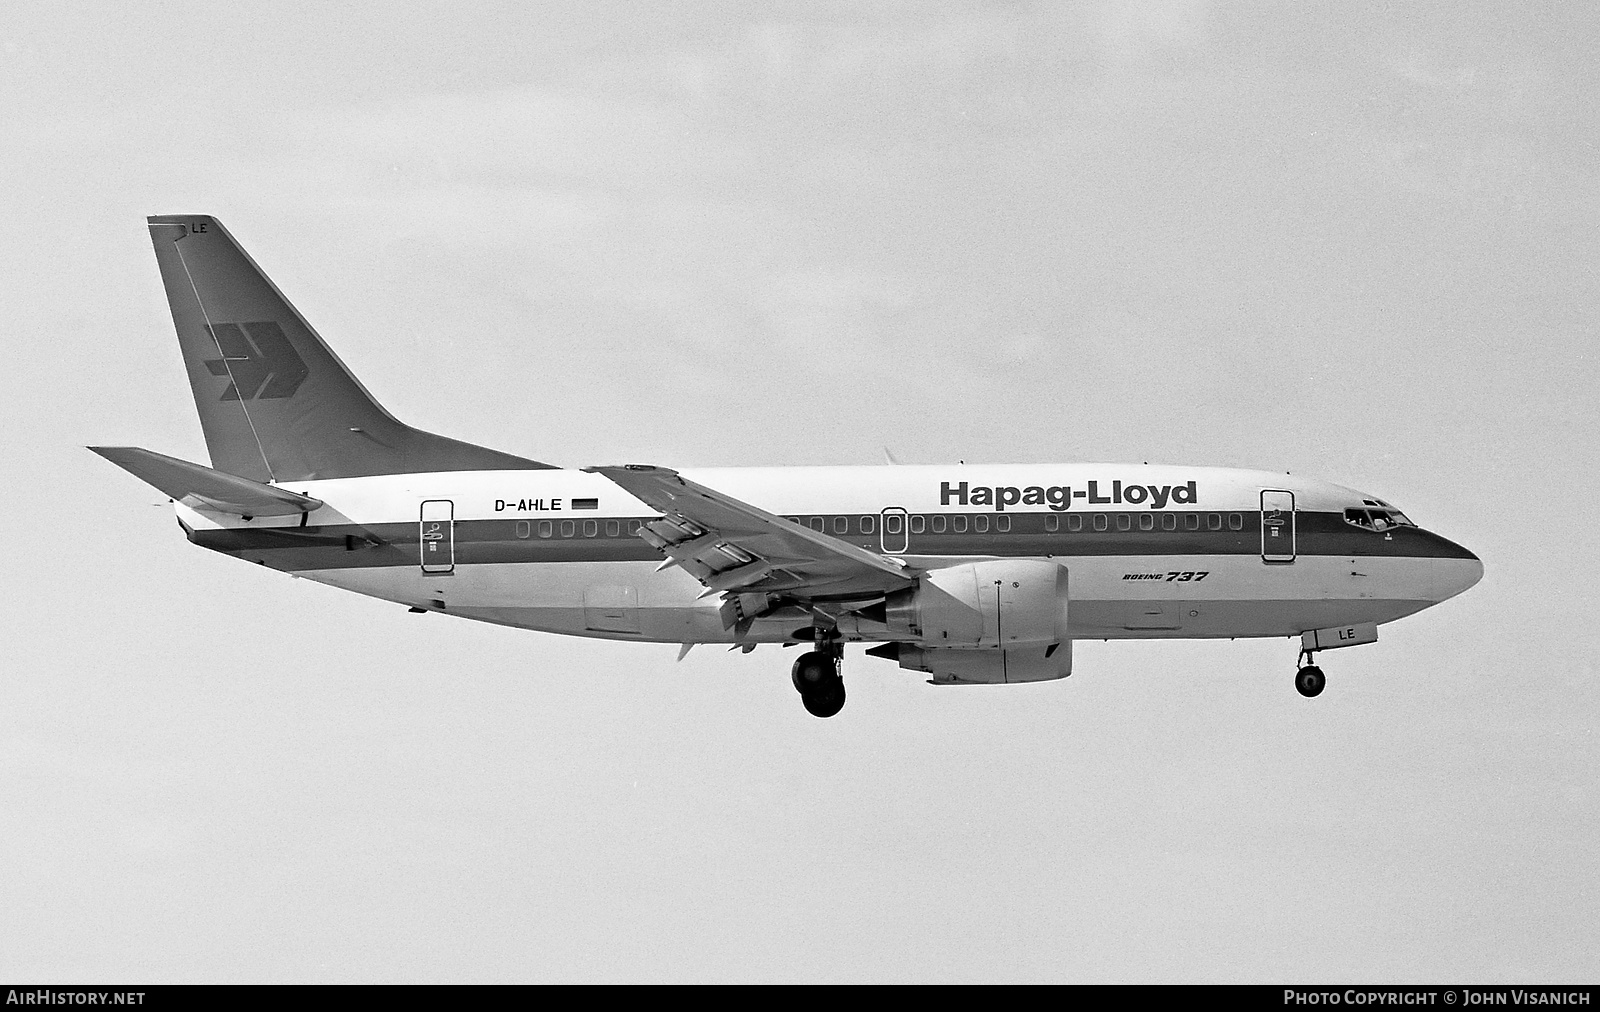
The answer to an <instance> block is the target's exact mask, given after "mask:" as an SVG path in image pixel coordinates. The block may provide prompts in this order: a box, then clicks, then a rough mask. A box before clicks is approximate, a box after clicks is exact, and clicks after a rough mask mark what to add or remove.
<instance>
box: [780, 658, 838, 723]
mask: <svg viewBox="0 0 1600 1012" xmlns="http://www.w3.org/2000/svg"><path fill="white" fill-rule="evenodd" d="M843 656H844V651H843V649H841V647H840V645H839V643H838V642H837V641H833V642H829V641H825V640H821V639H819V640H818V641H817V649H815V650H812V651H810V652H808V653H804V654H801V655H800V656H799V657H798V658H796V659H795V662H794V668H793V670H791V671H790V673H789V678H790V680H791V681H793V682H794V687H795V689H796V691H798V692H799V693H800V702H801V703H802V704H804V705H805V708H806V712H807V713H809V714H811V715H812V716H813V717H831V716H833V715H834V714H836V713H838V712H839V711H840V710H842V709H844V678H843V677H842V676H841V675H840V674H839V662H840V661H841V660H842V659H843Z"/></svg>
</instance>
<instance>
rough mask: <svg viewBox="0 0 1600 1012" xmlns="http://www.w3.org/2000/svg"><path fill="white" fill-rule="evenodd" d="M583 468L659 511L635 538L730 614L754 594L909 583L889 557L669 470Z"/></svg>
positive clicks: (852, 590) (836, 593) (832, 592)
mask: <svg viewBox="0 0 1600 1012" xmlns="http://www.w3.org/2000/svg"><path fill="white" fill-rule="evenodd" d="M584 470H586V471H589V472H592V473H595V474H602V475H604V476H605V477H607V478H609V479H611V480H612V481H614V482H616V483H617V484H618V485H620V486H621V487H622V488H623V489H624V490H626V491H627V492H628V493H629V494H631V495H632V496H634V498H636V499H639V500H640V501H641V502H643V503H645V504H646V505H648V506H650V507H651V508H652V509H655V510H657V511H658V512H660V513H662V514H663V516H662V517H661V519H659V520H652V521H651V522H650V523H648V524H646V525H645V526H644V528H643V529H642V530H640V532H639V536H640V537H641V538H643V539H644V540H645V541H647V542H649V543H650V544H651V545H652V546H654V547H655V548H656V549H657V550H658V551H660V552H661V553H662V554H663V555H666V556H667V559H668V562H669V563H676V564H677V565H678V566H680V567H682V568H683V570H684V571H685V572H687V573H689V574H690V575H691V576H693V577H694V578H695V579H696V580H699V581H700V583H701V584H703V585H704V586H705V587H706V588H707V589H708V590H710V591H713V592H721V593H724V594H726V595H729V596H731V597H737V598H738V599H740V601H741V602H742V603H741V604H740V606H739V607H738V608H737V609H736V610H737V611H738V612H739V613H741V614H743V615H744V616H745V617H746V618H748V617H749V611H750V606H751V602H752V601H753V600H755V598H756V596H759V595H761V594H766V595H768V597H769V598H770V599H771V600H769V601H768V605H769V606H774V605H776V604H777V603H778V602H779V601H780V600H782V599H792V600H815V599H817V598H835V597H844V596H852V595H854V596H861V595H863V594H874V593H877V594H882V593H885V592H887V591H891V590H898V589H900V588H902V587H904V586H906V585H907V584H909V583H910V582H911V581H912V580H914V579H915V578H916V574H914V573H911V572H908V571H907V570H906V569H905V567H904V566H903V565H902V564H901V563H900V562H899V560H897V559H890V558H887V557H885V556H882V555H878V554H876V553H874V552H870V551H867V550H866V549H864V548H861V547H859V546H857V545H852V544H850V543H849V542H847V541H843V540H841V539H839V538H835V537H830V536H829V535H827V534H823V533H821V532H820V531H813V530H811V529H810V528H808V527H802V526H800V525H799V524H796V523H794V522H792V521H790V520H787V519H785V518H783V517H780V516H776V515H774V514H772V513H768V512H767V511H765V510H763V509H760V508H758V507H756V506H752V505H750V504H749V503H746V502H742V501H740V500H738V499H735V498H733V497H732V496H729V495H725V494H723V493H721V492H718V491H716V490H715V489H710V488H707V487H705V486H704V485H699V484H696V483H695V482H692V481H690V480H688V479H687V478H685V477H683V476H682V475H680V474H679V473H678V472H676V471H673V470H671V469H669V468H665V467H653V466H650V465H647V464H627V465H622V466H615V467H589V468H584ZM778 595H782V597H781V598H780V597H778Z"/></svg>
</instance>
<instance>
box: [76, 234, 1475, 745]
mask: <svg viewBox="0 0 1600 1012" xmlns="http://www.w3.org/2000/svg"><path fill="white" fill-rule="evenodd" d="M149 227H150V237H151V239H152V240H153V241H154V243H155V252H156V262H157V264H158V265H159V267H160V270H161V279H162V282H163V283H164V285H165V287H166V292H167V299H168V302H169V303H170V305H171V308H172V319H173V323H174V324H175V325H176V327H177V332H178V343H179V345H180V346H181V348H182V351H183V360H184V365H185V367H186V368H187V370H188V374H189V385H190V388H191V389H192V391H193V393H194V401H195V406H196V408H198V409H199V413H200V425H201V428H202V429H203V430H204V432H205V439H206V446H207V448H208V449H209V451H210V455H211V466H210V467H206V466H203V465H200V464H195V463H190V462H188V461H184V460H179V459H177V458H174V457H169V456H165V455H163V454H160V453H155V452H152V451H150V450H145V449H140V448H136V447H110V446H101V447H91V449H93V450H94V451H95V452H96V453H99V454H100V455H101V456H103V457H105V458H107V459H108V460H110V461H112V462H113V463H115V464H118V465H120V466H121V467H123V468H125V469H126V470H128V471H130V472H132V473H133V474H134V475H136V476H137V477H139V478H141V479H143V480H144V481H146V482H148V483H149V484H151V485H153V486H155V487H156V488H157V489H159V490H160V491H162V492H164V493H165V494H166V495H168V496H170V497H171V498H172V499H173V500H174V503H175V509H176V511H177V516H178V523H179V525H180V526H181V527H182V528H183V531H184V533H185V534H186V535H187V536H188V538H189V540H190V541H192V542H194V543H195V544H198V545H201V546H202V547H205V548H209V549H211V550H213V551H217V552H222V553H223V554H226V555H232V556H235V557H237V558H239V559H243V560H246V561H248V562H251V563H257V564H260V565H264V566H269V567H271V568H273V569H278V570H282V571H284V572H288V573H293V574H295V575H296V576H300V577H304V578H306V579H310V580H318V581H320V582H323V583H327V584H331V585H333V586H335V587H342V588H344V589H346V590H353V591H355V592H357V593H360V594H367V595H370V596H372V597H377V598H382V599H384V600H387V601H393V602H396V603H398V604H401V605H404V606H406V607H408V608H409V609H410V610H412V611H414V612H438V613H440V614H445V615H458V616H461V617H463V618H470V619H477V620H479V621H483V622H495V623H499V624H501V625H510V626H518V627H521V628H525V629H537V630H542V631H545V632H555V633H567V634H570V635H574V636H593V637H599V638H604V639H618V640H643V641H648V642H658V643H675V644H681V645H682V648H683V649H684V650H685V651H687V650H688V648H689V647H690V646H691V645H693V644H696V643H723V644H730V645H732V646H733V647H734V648H742V649H743V650H744V651H746V652H749V651H750V650H753V649H754V648H755V647H756V646H757V645H758V644H762V643H772V644H782V645H784V646H801V647H804V649H803V651H802V652H801V653H800V655H799V657H798V658H797V659H796V660H795V661H794V663H793V666H792V668H791V672H790V676H791V678H792V680H793V682H794V686H795V688H796V689H797V690H798V691H799V693H800V697H801V700H802V701H803V702H804V704H805V708H806V709H807V710H808V711H809V712H811V713H813V714H815V715H816V716H819V717H828V716H832V715H833V714H835V713H838V712H839V710H840V708H841V707H842V706H843V705H844V699H845V690H844V681H843V679H842V677H841V672H840V662H841V660H842V658H843V653H844V645H845V644H846V643H868V644H876V645H874V646H871V647H870V648H869V649H867V651H866V653H867V654H868V655H870V656H873V657H880V658H886V659H888V660H890V661H894V662H897V663H898V664H899V665H900V667H902V668H906V669H909V670H912V671H916V672H921V673H923V674H926V675H927V676H928V680H929V681H930V682H932V683H933V684H936V685H957V684H962V685H965V684H1003V683H1011V682H1036V681H1043V680H1048V679H1055V678H1064V677H1066V676H1067V675H1069V674H1071V673H1072V641H1073V640H1075V639H1090V638H1093V639H1149V638H1161V639H1174V638H1217V637H1229V638H1233V637H1241V636H1256V637H1261V636H1281V637H1291V636H1297V637H1300V641H1301V642H1300V652H1299V657H1300V662H1301V666H1300V667H1299V668H1298V671H1297V673H1296V677H1295V685H1296V687H1297V688H1298V690H1299V691H1300V693H1301V694H1302V695H1305V696H1315V695H1317V694H1318V693H1320V692H1321V691H1322V689H1323V686H1324V683H1325V679H1324V676H1323V673H1322V671H1321V669H1320V668H1318V667H1317V666H1316V665H1315V664H1314V663H1313V662H1314V660H1315V658H1316V654H1317V652H1319V651H1322V650H1327V649H1330V648H1334V647H1344V646H1353V645H1356V644H1361V643H1371V642H1373V641H1375V640H1376V639H1377V636H1378V626H1379V625H1381V624H1383V623H1385V622H1393V621H1394V620H1396V619H1399V618H1404V617H1405V616H1407V615H1410V614H1412V613H1414V612H1418V611H1421V610H1422V609H1424V608H1427V607H1428V606H1430V605H1433V604H1438V603H1439V602H1440V601H1443V600H1445V599H1446V598H1450V597H1453V596H1455V595H1456V594H1459V593H1461V592H1462V591H1464V590H1466V589H1467V588H1468V587H1471V586H1472V585H1473V584H1474V583H1476V582H1477V581H1478V579H1479V578H1480V577H1481V576H1482V574H1483V566H1482V564H1481V563H1480V562H1479V561H1478V558H1477V557H1476V556H1474V555H1473V554H1472V553H1471V552H1469V551H1467V550H1466V549H1465V548H1463V547H1461V546H1460V545H1458V544H1455V543H1454V542H1452V541H1449V540H1447V539H1445V538H1443V537H1441V536H1439V535H1438V534H1434V533H1432V532H1431V531H1427V530H1424V529H1422V528H1421V527H1418V526H1417V525H1416V524H1414V523H1413V522H1412V521H1411V520H1410V519H1409V518H1408V517H1407V516H1406V515H1405V514H1404V513H1402V512H1401V511H1400V510H1399V509H1397V508H1395V507H1394V506H1393V505H1391V504H1390V503H1388V502H1386V501H1385V500H1383V499H1381V498H1379V497H1378V496H1375V495H1371V494H1369V493H1366V492H1358V491H1355V490H1354V489H1349V488H1344V487H1341V486H1339V485H1334V484H1330V483H1328V482H1325V481H1317V480H1314V479H1309V478H1292V477H1290V476H1288V475H1285V474H1279V473H1273V472H1267V471H1249V470H1236V469H1232V468H1216V467H1174V466H1146V465H1137V464H1011V465H992V466H991V465H967V466H942V465H941V466H899V465H888V466H882V467H760V468H715V469H713V468H705V469H694V470H687V469H686V470H683V471H677V470H673V469H671V468H667V467H660V466H656V465H653V464H622V465H617V466H602V467H585V468H580V469H568V468H562V467H556V466H554V465H551V464H546V463H541V462H540V461H537V460H529V459H528V458H526V457H519V456H516V455H514V454H510V453H503V452H501V451H499V450H491V449H487V448H485V447H481V446H474V445H472V444H470V443H464V442H460V441H458V440H455V439H450V438H448V437H445V436H439V435H434V434H433V433H431V432H423V431H421V430H419V429H414V428H411V427H410V426H408V425H405V424H403V423H401V422H400V421H398V420H396V419H395V418H394V416H392V415H390V414H389V413H388V412H387V411H385V410H384V409H383V408H382V407H381V406H380V405H379V404H378V402H377V401H375V400H374V399H373V398H372V396H371V395H370V394H369V393H367V391H366V389H365V388H364V387H362V385H361V383H360V382H359V381H357V380H356V378H355V377H354V376H353V375H351V373H350V371H349V370H348V369H346V368H345V366H344V365H343V363H341V362H340V361H339V359H338V358H337V357H336V356H335V355H334V353H333V352H332V351H331V350H330V349H329V348H328V346H327V344H325V343H324V342H323V340H322V338H321V337H319V336H318V335H317V333H316V331H314V330H312V328H311V325H310V324H309V323H307V322H306V321H305V319H304V318H302V317H301V316H300V314H299V313H298V312H297V311H296V310H295V308H294V307H293V306H292V305H290V304H289V302H288V300H287V299H285V298H284V297H283V294H282V293H281V292H279V291H278V289H277V287H276V286H275V285H274V284H273V283H272V282H271V281H270V280H269V279H268V278H267V276H266V275H265V274H264V273H262V271H261V270H260V268H258V267H257V266H256V264H255V262H254V261H253V260H252V259H251V258H250V256H249V255H248V254H246V253H245V251H244V250H243V248H242V247H240V246H239V244H238V243H237V242H235V241H234V239H233V237H232V236H231V235H230V234H229V233H228V231H227V229H225V228H223V227H222V224H221V223H220V222H218V221H217V220H216V219H215V218H212V217H209V216H206V215H199V214H175V215H161V216H157V217H152V218H150V219H149ZM680 657H681V655H680Z"/></svg>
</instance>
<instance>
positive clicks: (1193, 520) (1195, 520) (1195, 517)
mask: <svg viewBox="0 0 1600 1012" xmlns="http://www.w3.org/2000/svg"><path fill="white" fill-rule="evenodd" d="M1183 529H1184V530H1186V531H1198V530H1199V529H1200V514H1198V513H1185V514H1184V515H1183Z"/></svg>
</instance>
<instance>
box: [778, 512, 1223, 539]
mask: <svg viewBox="0 0 1600 1012" xmlns="http://www.w3.org/2000/svg"><path fill="white" fill-rule="evenodd" d="M1224 516H1226V519H1224ZM1179 517H1182V518H1183V519H1182V520H1181V521H1180V520H1179V519H1178V518H1179ZM789 519H790V520H792V521H794V522H795V523H797V524H801V525H807V524H808V523H809V526H810V527H811V529H812V530H814V531H821V530H824V527H825V525H824V521H825V520H827V518H826V517H809V518H807V517H790V518H789ZM877 519H878V518H877V517H873V516H864V517H861V518H860V520H859V522H858V526H857V532H858V533H861V534H871V533H873V531H874V528H875V525H876V523H877ZM991 519H992V521H993V524H994V529H995V530H997V531H1000V532H1002V533H1003V532H1006V531H1009V530H1011V518H1010V517H1009V516H1007V515H1006V514H1004V513H1001V514H998V515H995V516H993V517H992V518H991V516H990V514H988V513H972V514H967V513H949V514H946V513H934V514H932V515H930V516H924V515H922V514H920V513H913V514H911V515H909V516H901V515H899V514H897V513H890V514H888V515H886V516H885V517H884V518H883V532H884V533H885V534H900V533H902V532H904V531H905V530H906V529H907V528H908V527H909V528H910V531H911V533H912V534H923V533H931V534H945V533H950V534H965V533H967V531H968V530H969V527H968V524H969V522H970V524H971V527H970V529H971V530H972V531H974V532H976V533H978V534H987V533H988V532H989V529H990V528H989V525H990V522H991ZM1061 521H1062V517H1061V516H1060V515H1059V514H1056V513H1047V514H1045V518H1044V529H1045V530H1046V531H1050V532H1055V531H1059V530H1061ZM1224 523H1226V524H1227V527H1228V530H1230V531H1242V530H1244V514H1243V513H1228V514H1226V515H1224V514H1222V513H1095V514H1092V515H1091V516H1090V518H1089V520H1088V521H1087V524H1088V528H1089V529H1090V530H1096V531H1108V530H1111V528H1112V527H1113V526H1114V527H1115V528H1116V529H1117V530H1119V531H1131V530H1133V529H1134V528H1135V527H1137V528H1138V529H1139V530H1141V531H1153V530H1155V529H1156V528H1157V527H1159V528H1160V529H1161V530H1164V531H1175V530H1177V529H1178V528H1179V527H1180V526H1181V527H1182V528H1183V529H1184V530H1186V531H1198V530H1200V529H1201V527H1202V526H1203V527H1204V528H1205V529H1206V530H1210V531H1220V530H1222V527H1223V524H1224ZM1084 527H1085V520H1084V515H1083V514H1082V513H1072V514H1069V515H1068V516H1067V517H1066V529H1067V530H1068V531H1081V530H1083V529H1084ZM832 528H833V533H835V534H849V533H850V518H849V517H834V518H833V519H832Z"/></svg>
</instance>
